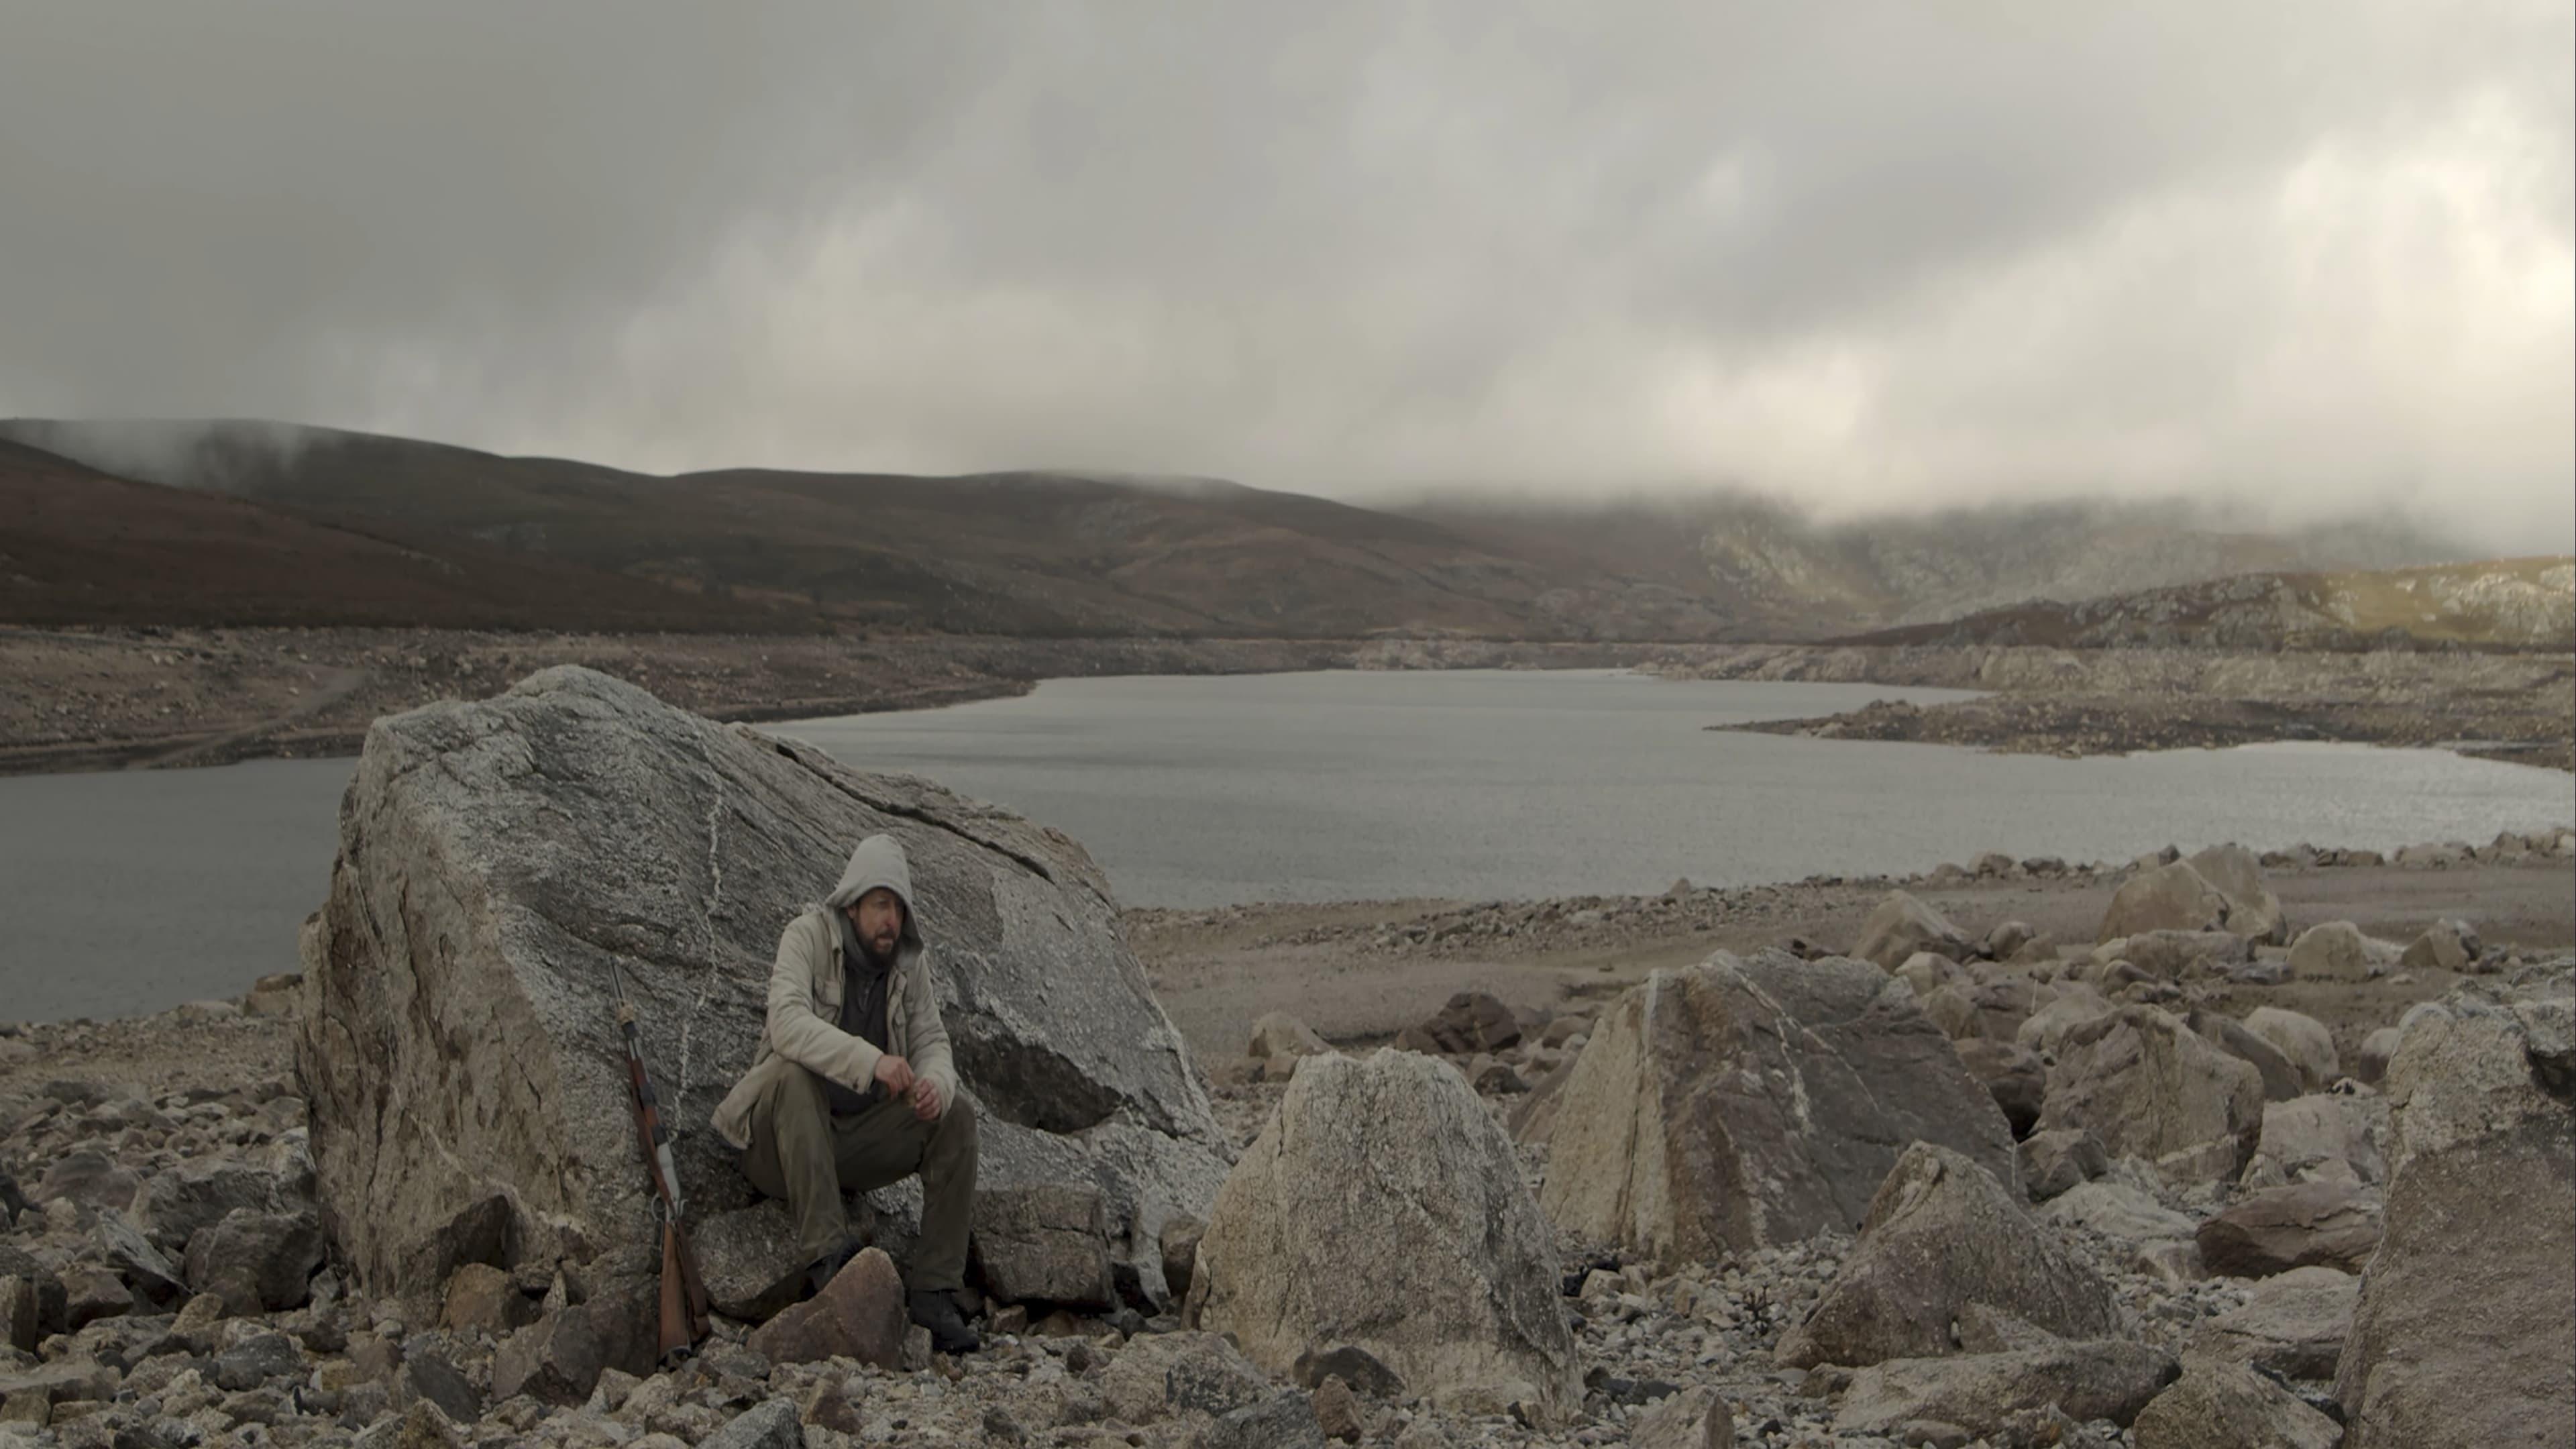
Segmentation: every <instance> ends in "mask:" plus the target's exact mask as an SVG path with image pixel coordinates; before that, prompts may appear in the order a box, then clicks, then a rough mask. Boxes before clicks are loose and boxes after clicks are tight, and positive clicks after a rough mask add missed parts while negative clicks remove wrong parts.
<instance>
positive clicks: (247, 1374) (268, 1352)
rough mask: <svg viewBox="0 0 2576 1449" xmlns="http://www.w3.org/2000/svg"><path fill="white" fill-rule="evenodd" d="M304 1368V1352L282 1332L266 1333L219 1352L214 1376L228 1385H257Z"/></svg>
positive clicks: (245, 1387) (253, 1386)
mask: <svg viewBox="0 0 2576 1449" xmlns="http://www.w3.org/2000/svg"><path fill="white" fill-rule="evenodd" d="M303 1371H304V1355H303V1354H302V1353H301V1352H299V1351H298V1350H297V1349H296V1347H295V1340H293V1339H291V1338H288V1337H287V1336H286V1335H285V1334H282V1333H262V1334H256V1335H253V1336H252V1337H250V1338H247V1339H244V1340H243V1341H242V1342H240V1343H238V1344H236V1345H234V1346H233V1347H231V1348H228V1349H226V1350H224V1351H223V1352H222V1353H219V1354H217V1355H215V1372H214V1380H215V1382H216V1384H218V1385H219V1386H221V1387H223V1388H226V1389H234V1390H240V1389H255V1388H258V1387H259V1386H260V1385H261V1384H264V1383H266V1382H268V1381H269V1380H270V1379H273V1378H282V1377H284V1376H286V1375H288V1374H297V1373H302V1372H303Z"/></svg>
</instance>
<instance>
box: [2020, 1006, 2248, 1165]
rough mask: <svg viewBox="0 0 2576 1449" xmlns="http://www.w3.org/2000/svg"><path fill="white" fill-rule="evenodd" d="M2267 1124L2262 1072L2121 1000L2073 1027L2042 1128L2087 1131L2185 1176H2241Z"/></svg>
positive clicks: (2113, 1149)
mask: <svg viewBox="0 0 2576 1449" xmlns="http://www.w3.org/2000/svg"><path fill="white" fill-rule="evenodd" d="M2262 1122H2263V1079H2262V1075H2261V1073H2259V1072H2258V1071H2256V1070H2255V1068H2254V1067H2253V1066H2252V1065H2251V1064H2250V1063H2247V1062H2244V1061H2241V1060H2238V1059H2237V1058H2234V1057H2231V1056H2228V1055H2227V1054H2226V1053H2224V1052H2221V1051H2220V1050H2218V1049H2217V1048H2216V1047H2213V1046H2211V1045H2210V1044H2209V1043H2208V1042H2206V1041H2203V1040H2202V1039H2201V1038H2200V1037H2199V1036H2198V1035H2196V1034H2194V1033H2193V1032H2192V1031H2191V1029H2190V1028H2189V1027H2186V1026H2185V1025H2183V1023H2182V1022H2180V1021H2179V1020H2177V1019H2175V1018H2174V1017H2172V1016H2170V1015H2168V1014H2166V1013H2165V1012H2162V1011H2158V1010H2156V1009H2155V1008H2153V1007H2147V1006H2123V1007H2120V1008H2118V1009H2117V1010H2115V1011H2113V1012H2111V1013H2110V1014H2108V1015H2105V1016H2100V1017H2096V1018H2094V1019H2092V1020H2090V1021H2086V1022H2083V1023H2081V1024H2079V1025H2076V1026H2074V1027H2071V1028H2069V1029H2068V1030H2067V1032H2066V1035H2065V1036H2064V1037H2063V1038H2061V1039H2060V1041H2059V1043H2058V1055H2057V1063H2056V1065H2055V1066H2053V1067H2051V1068H2050V1069H2049V1074H2048V1101H2047V1105H2046V1106H2045V1107H2044V1108H2043V1109H2042V1110H2041V1112H2040V1118H2039V1128H2040V1130H2041V1131H2043V1132H2044V1131H2048V1130H2051V1129H2054V1128H2061V1127H2071V1128H2081V1129H2084V1130H2086V1131H2089V1132H2091V1133H2092V1134H2093V1135H2094V1136H2095V1137H2097V1138H2100V1139H2101V1142H2102V1146H2103V1147H2104V1149H2105V1150H2107V1151H2109V1152H2110V1153H2111V1155H2112V1156H2114V1157H2131V1156H2135V1157H2143V1158H2145V1159H2146V1160H2147V1161H2149V1162H2150V1163H2153V1164H2154V1165H2155V1166H2156V1167H2157V1169H2158V1170H2159V1171H2161V1172H2163V1173H2164V1174H2165V1176H2166V1177H2167V1178H2169V1179H2171V1180H2173V1181H2177V1182H2219V1181H2224V1180H2226V1179H2228V1178H2232V1177H2234V1176H2235V1175H2236V1171H2237V1169H2238V1168H2239V1167H2240V1166H2242V1165H2243V1162H2244V1159H2245V1157H2246V1156H2247V1155H2248V1154H2250V1153H2251V1152H2252V1151H2253V1148H2254V1143H2255V1139H2256V1137H2257V1135H2258V1134H2259V1132H2260V1131H2261V1128H2262Z"/></svg>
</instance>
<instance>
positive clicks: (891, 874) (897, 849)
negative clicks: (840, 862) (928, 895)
mask: <svg viewBox="0 0 2576 1449" xmlns="http://www.w3.org/2000/svg"><path fill="white" fill-rule="evenodd" d="M878 886H884V887H885V888H886V889H888V890H890V891H893V892H894V893H895V895H896V897H897V898H898V899H900V900H901V901H902V902H903V947H902V949H901V950H900V951H898V952H897V954H898V955H902V956H910V955H913V954H916V953H918V952H919V951H920V950H921V908H920V907H919V906H916V905H914V904H913V901H912V862H911V861H909V860H907V859H905V858H904V854H903V843H902V842H901V841H898V840H896V839H895V838H894V837H893V836H891V835H871V836H869V837H868V838H867V839H865V840H862V841H860V842H859V847H858V849H856V850H853V851H851V852H850V863H849V864H848V865H846V866H843V867H842V868H841V883H840V884H839V885H836V886H834V887H832V893H831V894H830V895H828V896H825V897H824V898H823V904H825V905H827V906H829V907H831V908H832V914H833V916H834V918H835V919H838V918H840V915H841V912H842V911H844V910H846V909H847V908H849V907H850V906H851V905H852V904H854V903H856V902H857V900H858V898H859V897H861V896H863V895H866V894H867V893H868V892H870V891H872V890H875V889H876V888H877V887H878Z"/></svg>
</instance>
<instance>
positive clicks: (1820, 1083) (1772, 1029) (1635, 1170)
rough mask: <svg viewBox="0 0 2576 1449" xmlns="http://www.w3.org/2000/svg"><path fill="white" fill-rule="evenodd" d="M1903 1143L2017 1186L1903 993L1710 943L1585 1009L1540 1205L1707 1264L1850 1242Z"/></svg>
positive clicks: (1860, 974) (1990, 1111) (1941, 1044)
mask: <svg viewBox="0 0 2576 1449" xmlns="http://www.w3.org/2000/svg"><path fill="white" fill-rule="evenodd" d="M1916 1140H1921V1141H1926V1142H1931V1143H1934V1144H1936V1145H1938V1146H1943V1147H1948V1148H1951V1149H1953V1150H1955V1151H1959V1152H1962V1153H1964V1154H1965V1155H1966V1156H1967V1157H1968V1158H1969V1159H1970V1160H1971V1161H1974V1162H1976V1163H1977V1164H1978V1165H1980V1166H1982V1167H1984V1168H1985V1169H1986V1170H1987V1171H1989V1172H1991V1173H1993V1174H1995V1175H1996V1176H1997V1177H1998V1178H2000V1179H2003V1180H2005V1181H2007V1182H2011V1183H2012V1184H2013V1185H2014V1187H2015V1188H2016V1190H2018V1187H2019V1180H2018V1179H2019V1168H2018V1166H2017V1164H2016V1163H2015V1161H2014V1158H2013V1155H2012V1133H2011V1129H2010V1127H2009V1125H2008V1124H2007V1123H2006V1122H2005V1120H2004V1117H2003V1114H2002V1112H2001V1110H2000V1109H1998V1108H1997V1107H1996V1106H1995V1103H1994V1099H1993V1097H1992V1096H1991V1095H1989V1094H1988V1093H1987V1092H1986V1090H1985V1089H1984V1088H1983V1087H1982V1086H1980V1085H1979V1084H1978V1083H1977V1081H1976V1079H1974V1078H1973V1077H1971V1076H1969V1075H1968V1072H1967V1069H1966V1068H1965V1067H1964V1066H1962V1065H1961V1063H1960V1059H1959V1054H1958V1052H1957V1051H1956V1050H1955V1049H1954V1048H1953V1047H1952V1045H1951V1043H1950V1042H1949V1041H1948V1040H1947V1039H1946V1038H1944V1037H1943V1036H1942V1035H1941V1033H1940V1031H1939V1029H1938V1028H1937V1027H1935V1026H1933V1024H1932V1023H1931V1022H1930V1021H1928V1020H1927V1019H1925V1018H1924V1016H1923V1014H1922V1012H1921V1011H1920V1010H1919V1009H1918V1008H1917V1006H1916V1004H1915V1000H1914V993H1913V992H1912V990H1911V989H1910V988H1908V987H1906V986H1905V985H1904V984H1903V983H1901V982H1897V981H1894V980H1891V979H1890V978H1888V977H1887V976H1885V975H1884V974H1882V973H1881V972H1879V971H1878V970H1877V969H1876V968H1874V967H1871V966H1869V965H1868V964H1867V963H1865V962H1860V961H1852V960H1846V959H1840V958H1834V957H1826V958H1821V959H1818V960H1814V961H1800V960H1798V959H1797V958H1796V957H1794V956H1791V955H1789V954H1787V953H1786V952H1782V951H1765V952H1762V953H1760V954H1758V955H1756V956H1754V957H1753V958H1752V959H1751V960H1749V961H1745V960H1738V959H1737V958H1736V957H1734V956H1733V955H1730V954H1728V953H1726V952H1723V951H1721V952H1718V953H1717V954H1716V955H1714V956H1711V957H1710V958H1709V959H1708V960H1707V961H1705V962H1702V963H1701V964H1700V965H1698V966H1695V967H1689V968H1686V969H1682V970H1658V971H1656V972H1655V973H1654V974H1653V975H1652V976H1650V977H1648V978H1647V980H1646V982H1645V984H1644V985H1642V986H1639V987H1636V988H1634V989H1632V990H1630V991H1629V992H1628V993H1627V994H1625V995H1623V996H1622V997H1620V998H1619V1000H1618V1002H1617V1003H1616V1004H1614V1005H1613V1006H1612V1007H1611V1008H1610V1009H1609V1010H1607V1011H1605V1012H1604V1013H1603V1014H1602V1016H1601V1018H1600V1020H1599V1022H1597V1023H1596V1025H1595V1029H1594V1031H1593V1034H1592V1039H1591V1041H1590V1042H1589V1044H1587V1045H1586V1046H1585V1047H1584V1049H1583V1055H1582V1057H1581V1058H1579V1059H1578V1060H1577V1061H1576V1063H1575V1069H1574V1076H1573V1078H1572V1080H1570V1081H1569V1082H1568V1083H1567V1084H1566V1088H1565V1101H1564V1104H1563V1105H1562V1106H1561V1107H1560V1109H1559V1117H1558V1130H1557V1131H1556V1133H1555V1134H1554V1137H1553V1138H1552V1148H1551V1161H1550V1167H1549V1171H1548V1176H1547V1181H1546V1186H1545V1189H1544V1199H1543V1200H1544V1203H1545V1206H1546V1208H1547V1212H1548V1218H1549V1220H1550V1221H1551V1222H1553V1223H1555V1224H1556V1225H1557V1226H1558V1227H1560V1228H1565V1229H1570V1230H1572V1231H1574V1232H1576V1233H1578V1234H1580V1235H1582V1236H1584V1237H1586V1238H1588V1239H1591V1240H1593V1241H1601V1242H1616V1243H1620V1244H1622V1245H1624V1246H1626V1247H1629V1248H1632V1249H1635V1250H1637V1251H1640V1252H1644V1253H1648V1254H1651V1255H1653V1256H1656V1257H1659V1258H1675V1259H1681V1260H1686V1261H1713V1260H1715V1259H1716V1258H1717V1257H1719V1256H1720V1255H1722V1254H1724V1253H1726V1252H1728V1251H1730V1250H1743V1249H1750V1248H1755V1247H1760V1246H1764V1245H1769V1244H1779V1243H1791V1242H1797V1241H1800V1240H1803V1239H1805V1238H1808V1237H1810V1236H1813V1235H1814V1234H1816V1233H1819V1232H1825V1231H1834V1232H1848V1231H1850V1230H1851V1229H1852V1228H1853V1227H1854V1226H1856V1225H1857V1224H1858V1223H1859V1222H1860V1220H1861V1218H1862V1217H1863V1215H1864V1214H1866V1212H1867V1211H1868V1207H1869V1202H1870V1199H1871V1197H1872V1196H1873V1195H1874V1194H1875V1193H1876V1192H1877V1190H1878V1185H1879V1183H1880V1182H1882V1181H1883V1180H1885V1178H1886V1176H1887V1173H1888V1170H1889V1169H1890V1168H1892V1167H1894V1166H1895V1163H1896V1158H1897V1155H1898V1154H1899V1153H1900V1152H1901V1151H1903V1149H1904V1148H1905V1146H1906V1145H1907V1144H1909V1143H1911V1142H1914V1141H1916ZM1408 1377H1409V1375H1408Z"/></svg>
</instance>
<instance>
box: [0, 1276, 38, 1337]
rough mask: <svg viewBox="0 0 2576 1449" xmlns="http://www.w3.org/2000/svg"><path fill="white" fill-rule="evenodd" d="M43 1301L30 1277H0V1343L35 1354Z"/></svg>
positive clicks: (33, 1280) (34, 1281)
mask: <svg viewBox="0 0 2576 1449" xmlns="http://www.w3.org/2000/svg"><path fill="white" fill-rule="evenodd" d="M43 1311H44V1300H43V1296H42V1294H41V1293H40V1292H39V1291H38V1289H37V1287H36V1280H35V1279H33V1278H20V1277H15V1276H11V1277H0V1344H7V1345H8V1346H9V1347H11V1348H14V1349H16V1350H18V1351H19V1352H20V1353H34V1352H35V1351H36V1345H37V1343H38V1342H40V1341H41V1340H40V1339H39V1338H38V1336H37V1335H38V1332H39V1330H40V1329H42V1327H43V1326H44V1320H43Z"/></svg>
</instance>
